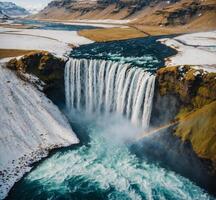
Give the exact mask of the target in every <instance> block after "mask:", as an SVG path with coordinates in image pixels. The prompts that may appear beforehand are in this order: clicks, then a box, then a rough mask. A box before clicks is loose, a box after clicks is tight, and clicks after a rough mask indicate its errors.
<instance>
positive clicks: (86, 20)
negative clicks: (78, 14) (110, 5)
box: [73, 19, 135, 24]
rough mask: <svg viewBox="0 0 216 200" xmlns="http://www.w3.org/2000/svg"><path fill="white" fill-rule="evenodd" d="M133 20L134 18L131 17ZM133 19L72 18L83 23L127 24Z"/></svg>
mask: <svg viewBox="0 0 216 200" xmlns="http://www.w3.org/2000/svg"><path fill="white" fill-rule="evenodd" d="M133 20H135V19H133ZM133 20H130V19H125V20H123V19H122V20H115V19H96V20H90V19H83V20H82V19H80V20H73V21H74V22H84V23H98V24H100V23H103V24H127V23H129V22H131V21H133Z"/></svg>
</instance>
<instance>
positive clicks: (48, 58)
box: [7, 51, 65, 104]
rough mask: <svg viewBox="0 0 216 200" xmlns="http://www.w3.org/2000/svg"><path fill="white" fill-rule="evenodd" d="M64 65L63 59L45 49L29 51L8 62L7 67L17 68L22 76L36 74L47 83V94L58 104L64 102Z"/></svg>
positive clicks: (45, 90)
mask: <svg viewBox="0 0 216 200" xmlns="http://www.w3.org/2000/svg"><path fill="white" fill-rule="evenodd" d="M64 66H65V61H64V60H63V59H60V58H57V57H55V56H53V55H52V54H50V53H48V52H44V51H41V52H36V53H35V52H33V53H29V54H27V55H25V56H23V57H22V58H20V59H19V60H17V59H12V60H10V61H9V62H8V63H7V68H9V69H12V70H16V71H17V72H18V74H19V75H20V77H21V78H23V77H24V76H22V75H23V73H29V74H34V75H36V76H37V77H38V78H39V79H40V80H41V81H43V82H44V83H45V86H44V88H43V91H44V92H45V94H46V95H47V96H48V97H49V98H50V99H52V101H53V102H54V103H57V104H58V103H59V102H61V103H64Z"/></svg>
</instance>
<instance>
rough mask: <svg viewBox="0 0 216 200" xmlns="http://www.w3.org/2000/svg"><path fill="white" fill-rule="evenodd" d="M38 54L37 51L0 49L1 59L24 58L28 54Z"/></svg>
mask: <svg viewBox="0 0 216 200" xmlns="http://www.w3.org/2000/svg"><path fill="white" fill-rule="evenodd" d="M33 52H38V51H37V50H21V49H0V59H2V58H10V57H17V56H22V55H25V54H28V53H33Z"/></svg>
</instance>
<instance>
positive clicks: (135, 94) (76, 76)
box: [65, 59, 155, 128]
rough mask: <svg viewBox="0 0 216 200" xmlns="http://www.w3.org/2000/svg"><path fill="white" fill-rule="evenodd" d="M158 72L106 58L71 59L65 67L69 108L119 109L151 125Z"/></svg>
mask: <svg viewBox="0 0 216 200" xmlns="http://www.w3.org/2000/svg"><path fill="white" fill-rule="evenodd" d="M154 85H155V76H154V75H152V74H151V73H149V72H146V71H145V70H143V69H141V68H134V67H131V66H130V65H128V64H119V63H115V62H112V61H104V60H87V59H80V60H78V59H70V60H69V61H68V62H67V64H66V67H65V93H66V105H67V109H68V110H74V109H76V110H78V111H81V110H85V111H86V112H88V113H92V112H97V113H104V112H105V113H110V112H116V113H120V114H122V115H124V116H126V117H127V118H128V119H130V120H131V121H132V123H134V124H136V125H141V126H142V127H143V128H147V127H148V126H149V121H150V116H151V109H152V100H153V94H154Z"/></svg>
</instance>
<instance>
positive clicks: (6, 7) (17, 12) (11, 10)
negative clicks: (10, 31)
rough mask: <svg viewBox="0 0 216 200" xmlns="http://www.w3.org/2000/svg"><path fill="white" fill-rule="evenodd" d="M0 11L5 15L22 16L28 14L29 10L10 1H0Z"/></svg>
mask: <svg viewBox="0 0 216 200" xmlns="http://www.w3.org/2000/svg"><path fill="white" fill-rule="evenodd" d="M0 12H2V13H3V14H4V15H7V16H16V17H17V16H22V15H28V14H29V12H28V11H27V10H26V9H25V8H22V7H20V6H17V5H16V4H15V3H12V2H0Z"/></svg>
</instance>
